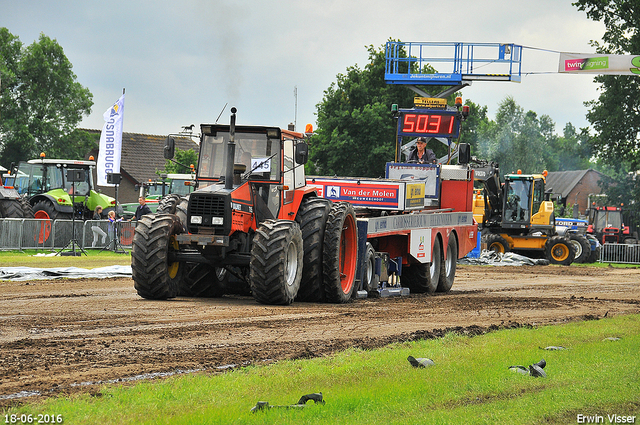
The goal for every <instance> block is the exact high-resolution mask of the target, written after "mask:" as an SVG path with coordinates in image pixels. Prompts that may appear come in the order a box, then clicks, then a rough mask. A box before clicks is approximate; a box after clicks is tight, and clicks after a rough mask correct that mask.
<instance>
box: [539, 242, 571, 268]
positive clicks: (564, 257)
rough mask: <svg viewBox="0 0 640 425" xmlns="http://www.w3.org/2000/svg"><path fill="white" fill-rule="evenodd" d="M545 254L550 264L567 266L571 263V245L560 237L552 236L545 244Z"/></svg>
mask: <svg viewBox="0 0 640 425" xmlns="http://www.w3.org/2000/svg"><path fill="white" fill-rule="evenodd" d="M545 254H546V257H547V259H548V260H549V262H550V263H551V264H560V265H563V266H568V265H569V264H571V263H572V262H573V259H574V257H575V251H574V250H573V245H572V244H571V243H570V242H569V241H568V240H567V239H565V238H563V237H562V236H553V237H552V238H549V240H548V241H547V243H546V244H545Z"/></svg>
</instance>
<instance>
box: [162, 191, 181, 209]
mask: <svg viewBox="0 0 640 425" xmlns="http://www.w3.org/2000/svg"><path fill="white" fill-rule="evenodd" d="M180 201H181V197H180V195H176V194H175V193H170V194H168V195H165V197H164V198H162V199H161V200H160V202H158V209H157V210H156V213H157V214H175V213H176V207H177V206H178V204H179V203H180Z"/></svg>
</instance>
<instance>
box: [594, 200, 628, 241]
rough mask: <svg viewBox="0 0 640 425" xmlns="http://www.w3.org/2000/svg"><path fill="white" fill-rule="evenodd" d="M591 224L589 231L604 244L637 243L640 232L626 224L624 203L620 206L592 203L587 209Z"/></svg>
mask: <svg viewBox="0 0 640 425" xmlns="http://www.w3.org/2000/svg"><path fill="white" fill-rule="evenodd" d="M587 216H588V220H589V224H588V227H587V233H589V234H592V235H594V236H595V237H596V238H597V239H598V241H599V242H600V243H602V244H605V243H624V244H637V243H638V233H637V232H635V231H634V232H632V231H631V228H630V227H629V226H627V225H625V224H624V219H623V209H622V205H621V206H619V207H605V206H597V205H596V203H595V202H593V203H592V206H591V208H589V209H588V210H587Z"/></svg>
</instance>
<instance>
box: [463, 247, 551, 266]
mask: <svg viewBox="0 0 640 425" xmlns="http://www.w3.org/2000/svg"><path fill="white" fill-rule="evenodd" d="M458 264H466V265H486V266H546V265H549V260H547V259H544V258H542V259H534V258H529V257H525V256H524V255H519V254H515V253H513V252H506V253H504V254H502V253H500V252H495V251H487V250H483V251H482V252H481V253H480V257H479V258H467V257H465V258H461V259H459V260H458Z"/></svg>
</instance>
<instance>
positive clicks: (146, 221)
mask: <svg viewBox="0 0 640 425" xmlns="http://www.w3.org/2000/svg"><path fill="white" fill-rule="evenodd" d="M183 232H184V230H183V227H182V224H181V223H180V220H179V219H178V217H176V216H175V215H172V214H159V215H154V216H152V215H145V216H143V217H142V218H141V219H140V220H138V225H137V226H136V232H135V235H134V236H133V248H132V250H131V272H132V277H133V281H134V287H135V289H136V290H137V291H138V295H140V296H141V297H143V298H147V299H150V300H165V299H167V298H174V297H175V296H176V295H178V290H179V288H180V287H181V286H182V283H183V275H184V268H185V267H184V266H185V265H184V263H181V262H178V261H174V262H172V261H171V253H172V251H178V250H179V249H180V248H179V246H178V243H177V241H176V239H175V235H177V234H180V233H183Z"/></svg>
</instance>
